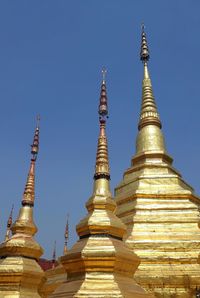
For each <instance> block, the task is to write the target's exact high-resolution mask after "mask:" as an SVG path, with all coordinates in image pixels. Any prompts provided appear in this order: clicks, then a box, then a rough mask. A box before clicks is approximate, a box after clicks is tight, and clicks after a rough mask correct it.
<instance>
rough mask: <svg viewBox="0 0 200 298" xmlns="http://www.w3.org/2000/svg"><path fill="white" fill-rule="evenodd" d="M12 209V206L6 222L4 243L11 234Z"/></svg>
mask: <svg viewBox="0 0 200 298" xmlns="http://www.w3.org/2000/svg"><path fill="white" fill-rule="evenodd" d="M13 209H14V205H12V208H11V211H10V215H9V217H8V221H7V227H6V235H5V241H7V240H8V239H9V238H10V232H11V230H10V229H11V226H12V221H13Z"/></svg>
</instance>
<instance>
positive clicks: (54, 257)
mask: <svg viewBox="0 0 200 298" xmlns="http://www.w3.org/2000/svg"><path fill="white" fill-rule="evenodd" d="M55 266H56V240H55V241H54V248H53V255H52V268H55Z"/></svg>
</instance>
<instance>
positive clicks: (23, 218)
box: [11, 120, 39, 235]
mask: <svg viewBox="0 0 200 298" xmlns="http://www.w3.org/2000/svg"><path fill="white" fill-rule="evenodd" d="M38 151H39V120H37V126H36V129H35V133H34V138H33V143H32V145H31V155H32V157H31V162H30V169H29V173H28V177H27V182H26V185H25V189H24V194H23V198H22V203H21V204H22V208H21V209H20V213H19V216H18V219H17V220H16V222H15V223H14V225H13V226H12V228H11V230H12V232H13V234H16V233H18V232H20V233H26V234H30V235H34V234H35V233H36V232H37V228H36V226H35V223H34V221H33V214H32V213H33V207H34V201H35V164H36V160H37V155H38ZM28 207H29V208H28Z"/></svg>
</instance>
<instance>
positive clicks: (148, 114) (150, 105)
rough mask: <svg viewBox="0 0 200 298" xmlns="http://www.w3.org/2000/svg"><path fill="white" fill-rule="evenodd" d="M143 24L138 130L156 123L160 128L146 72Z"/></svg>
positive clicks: (147, 59) (146, 49)
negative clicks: (142, 75)
mask: <svg viewBox="0 0 200 298" xmlns="http://www.w3.org/2000/svg"><path fill="white" fill-rule="evenodd" d="M144 29H145V27H144V24H143V25H142V41H141V51H140V60H141V61H142V62H143V64H144V79H143V84H142V107H141V113H140V121H139V125H138V128H139V130H140V129H141V128H142V127H144V126H146V125H150V124H153V125H157V126H158V127H159V128H161V126H162V125H161V121H160V118H159V114H158V111H157V107H156V103H155V99H154V96H153V90H152V84H151V79H150V76H149V72H148V66H147V63H148V61H149V58H150V55H149V48H148V45H147V39H146V33H145V31H144Z"/></svg>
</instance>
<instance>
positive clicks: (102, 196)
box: [77, 68, 125, 238]
mask: <svg viewBox="0 0 200 298" xmlns="http://www.w3.org/2000/svg"><path fill="white" fill-rule="evenodd" d="M106 72H107V71H106V69H105V68H103V69H102V83H101V90H100V99H99V106H98V114H99V137H98V143H97V153H96V162H95V173H94V187H93V195H92V196H91V197H90V199H89V200H88V201H87V203H86V207H87V209H88V212H91V215H90V218H94V221H95V225H91V224H90V220H89V218H88V216H87V217H86V218H85V219H83V220H81V222H80V223H79V224H78V225H77V232H78V234H79V236H80V237H85V236H86V235H93V234H103V233H105V231H106V232H107V233H110V234H111V235H114V236H116V237H119V238H122V235H123V234H124V231H125V230H124V225H123V224H122V222H121V221H118V220H116V221H115V224H114V225H112V224H111V222H112V220H111V218H110V217H112V216H113V214H111V213H110V214H109V216H108V215H107V213H106V216H105V214H104V216H105V219H104V220H105V222H104V223H105V225H102V216H103V215H102V214H101V213H100V212H98V210H101V211H102V212H103V213H104V212H105V211H106V210H109V211H114V210H115V208H116V204H115V202H114V201H113V200H112V195H111V191H110V168H109V157H108V144H107V136H106V120H107V118H108V100H107V92H106V77H105V76H106Z"/></svg>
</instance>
